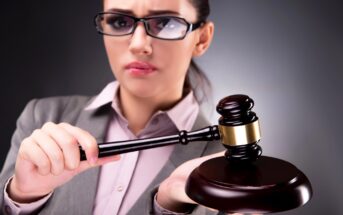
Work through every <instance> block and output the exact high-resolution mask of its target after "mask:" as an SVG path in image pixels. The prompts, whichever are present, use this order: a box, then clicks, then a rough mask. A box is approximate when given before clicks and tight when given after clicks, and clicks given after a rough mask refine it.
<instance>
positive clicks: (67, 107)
mask: <svg viewBox="0 0 343 215" xmlns="http://www.w3.org/2000/svg"><path fill="white" fill-rule="evenodd" d="M93 98H94V97H93V96H80V95H73V96H55V97H47V98H40V99H33V100H31V101H30V102H29V103H28V104H27V105H26V107H25V109H24V111H23V115H25V113H30V115H31V114H33V117H34V119H35V121H36V122H39V121H44V122H47V121H52V122H56V123H57V122H60V121H62V120H65V119H68V120H67V121H72V120H73V119H75V118H76V117H77V116H78V115H79V114H80V113H81V112H82V111H83V110H84V108H85V107H87V105H88V104H89V103H90V102H91V101H92V100H93Z"/></svg>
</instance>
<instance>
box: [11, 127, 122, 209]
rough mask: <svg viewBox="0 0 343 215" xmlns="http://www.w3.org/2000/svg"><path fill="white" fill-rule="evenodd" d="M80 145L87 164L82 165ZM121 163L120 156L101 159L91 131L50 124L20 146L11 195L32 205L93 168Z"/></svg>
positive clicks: (16, 199)
mask: <svg viewBox="0 0 343 215" xmlns="http://www.w3.org/2000/svg"><path fill="white" fill-rule="evenodd" d="M79 145H80V146H81V147H82V149H84V151H85V153H86V157H87V161H82V162H80V150H79ZM119 159H120V156H118V155H115V156H111V157H106V158H100V159H98V147H97V143H96V140H95V139H94V137H93V136H92V135H90V134H89V133H88V132H87V131H84V130H82V129H80V128H78V127H75V126H72V125H70V124H67V123H60V124H54V123H52V122H48V123H46V124H44V126H43V127H42V128H41V129H37V130H35V131H34V132H33V133H32V134H31V136H29V137H27V138H25V139H24V140H23V142H22V144H21V145H20V148H19V152H18V156H17V160H16V165H15V171H14V176H13V178H12V180H11V182H10V184H9V187H8V193H9V195H10V197H11V198H12V199H13V200H14V201H17V202H20V203H27V202H32V201H35V200H37V199H39V198H42V197H43V196H46V195H47V194H49V193H51V192H52V191H53V190H54V189H55V188H57V187H59V186H61V185H63V184H65V183H66V182H67V181H69V180H70V179H72V178H73V177H74V176H75V175H77V174H79V173H80V172H82V171H84V170H86V169H89V168H90V167H92V166H98V165H103V164H105V163H107V162H110V161H115V160H119Z"/></svg>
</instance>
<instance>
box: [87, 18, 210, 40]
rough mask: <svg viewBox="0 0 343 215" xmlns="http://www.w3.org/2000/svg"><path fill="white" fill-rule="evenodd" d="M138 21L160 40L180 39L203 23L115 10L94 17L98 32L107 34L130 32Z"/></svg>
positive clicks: (121, 34)
mask: <svg viewBox="0 0 343 215" xmlns="http://www.w3.org/2000/svg"><path fill="white" fill-rule="evenodd" d="M138 22H143V23H144V27H145V31H146V33H147V35H149V36H151V37H154V38H157V39H162V40H182V39H183V38H185V37H186V35H187V34H188V33H189V32H191V31H194V30H195V29H197V28H199V27H201V26H202V25H203V24H204V22H197V23H188V22H187V21H186V20H185V19H183V18H180V17H175V16H155V17H146V18H136V17H134V16H129V15H126V14H121V13H115V12H102V13H98V14H97V15H96V16H95V18H94V23H95V26H96V28H97V30H98V32H99V33H100V34H103V35H109V36H125V35H129V34H132V33H133V32H134V31H135V29H136V27H137V24H138Z"/></svg>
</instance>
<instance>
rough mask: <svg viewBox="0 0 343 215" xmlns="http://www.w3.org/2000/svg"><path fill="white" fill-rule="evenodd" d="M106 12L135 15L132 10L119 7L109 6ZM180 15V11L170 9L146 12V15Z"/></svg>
mask: <svg viewBox="0 0 343 215" xmlns="http://www.w3.org/2000/svg"><path fill="white" fill-rule="evenodd" d="M107 11H108V12H118V13H124V14H127V15H132V16H135V13H134V12H133V11H132V10H126V9H119V8H110V9H108V10H107ZM167 14H168V15H178V16H179V15H180V13H178V12H176V11H172V10H149V11H148V14H147V15H146V16H157V15H167Z"/></svg>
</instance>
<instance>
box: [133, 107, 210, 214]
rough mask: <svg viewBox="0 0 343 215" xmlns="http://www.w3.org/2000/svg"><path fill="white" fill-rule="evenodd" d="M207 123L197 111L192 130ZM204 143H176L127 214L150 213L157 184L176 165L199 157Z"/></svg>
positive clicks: (203, 148)
mask: <svg viewBox="0 0 343 215" xmlns="http://www.w3.org/2000/svg"><path fill="white" fill-rule="evenodd" d="M208 125H210V123H209V122H208V121H207V120H206V119H205V117H204V116H203V114H202V113H199V114H198V117H197V119H196V120H195V123H194V126H193V128H192V130H197V129H200V128H203V127H206V126H208ZM206 145H207V144H205V143H204V142H193V143H189V144H188V145H187V146H184V145H181V144H177V145H176V146H175V148H174V150H173V152H172V154H171V156H170V158H169V160H168V161H167V163H166V164H165V165H164V166H163V168H162V170H161V171H160V172H159V174H158V175H157V176H156V178H155V179H154V180H153V181H152V183H150V185H149V186H148V188H147V189H146V190H145V191H144V192H143V194H142V195H141V197H140V198H139V199H138V200H137V202H136V203H135V204H134V206H133V207H132V208H131V210H130V211H129V212H128V214H130V215H136V214H152V208H153V205H152V203H153V198H154V196H155V193H156V192H157V189H156V188H157V186H158V185H159V184H160V183H161V182H162V181H163V180H164V179H165V178H167V177H168V176H169V175H170V174H171V173H172V172H173V171H174V169H175V168H176V167H177V166H179V165H180V164H182V163H184V162H186V161H188V160H191V159H193V158H196V157H200V156H201V155H202V153H203V152H204V150H205V147H206Z"/></svg>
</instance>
